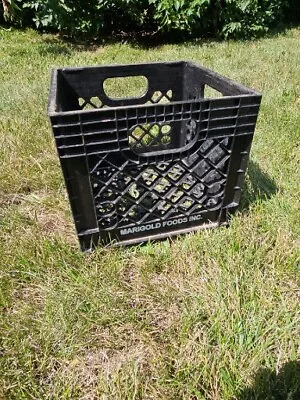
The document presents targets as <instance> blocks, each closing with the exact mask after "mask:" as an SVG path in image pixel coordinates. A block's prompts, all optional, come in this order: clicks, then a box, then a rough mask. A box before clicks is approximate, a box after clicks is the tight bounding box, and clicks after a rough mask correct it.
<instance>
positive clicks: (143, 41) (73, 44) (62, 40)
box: [43, 22, 300, 54]
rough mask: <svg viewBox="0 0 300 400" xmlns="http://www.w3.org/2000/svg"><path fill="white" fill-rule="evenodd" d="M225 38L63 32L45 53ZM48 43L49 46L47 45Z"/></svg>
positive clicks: (281, 31)
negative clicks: (97, 34)
mask: <svg viewBox="0 0 300 400" xmlns="http://www.w3.org/2000/svg"><path fill="white" fill-rule="evenodd" d="M299 25H300V23H298V22H297V23H296V22H295V23H289V24H283V23H282V24H279V25H278V26H277V27H276V28H273V29H270V31H269V32H268V33H264V34H261V35H260V36H258V37H257V38H245V39H231V40H230V41H232V42H241V43H245V42H248V41H249V42H251V43H253V42H254V41H255V40H260V39H261V38H272V37H277V36H279V35H285V34H286V33H287V32H288V30H289V29H291V28H293V27H298V26H299ZM224 41H226V40H225V39H222V38H218V37H216V36H213V35H212V34H208V35H206V36H199V37H192V36H189V35H183V34H182V32H179V31H178V32H177V31H173V32H170V33H168V34H162V33H161V32H151V31H138V32H135V31H131V32H121V33H118V32H114V33H111V34H109V35H102V36H98V37H77V38H72V37H71V38H70V37H68V36H66V35H64V34H56V35H55V36H54V37H52V38H49V37H47V38H45V39H44V43H45V45H46V46H45V48H44V49H43V51H44V52H48V53H53V54H64V52H66V53H67V54H69V53H70V52H71V51H72V50H76V51H96V50H97V49H98V48H99V47H101V46H102V47H105V46H109V45H113V44H120V43H121V44H122V43H123V44H124V43H126V44H129V45H130V46H131V47H132V48H138V49H145V50H149V49H155V48H159V47H161V46H164V45H168V44H169V45H172V44H189V45H192V46H193V45H197V46H203V45H205V46H206V47H207V46H215V45H216V44H218V43H220V42H224ZM47 45H49V47H48V49H47V48H46V47H47Z"/></svg>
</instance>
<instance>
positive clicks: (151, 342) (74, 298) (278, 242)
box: [0, 29, 300, 400]
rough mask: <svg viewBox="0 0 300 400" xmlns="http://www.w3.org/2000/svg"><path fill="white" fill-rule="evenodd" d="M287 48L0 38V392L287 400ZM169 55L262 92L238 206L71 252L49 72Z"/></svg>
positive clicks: (293, 148) (294, 391)
mask: <svg viewBox="0 0 300 400" xmlns="http://www.w3.org/2000/svg"><path fill="white" fill-rule="evenodd" d="M299 43H300V29H291V30H288V31H287V32H286V33H285V34H280V35H278V36H273V37H270V38H265V39H261V40H256V41H249V42H229V43H225V42H224V43H218V42H202V41H195V42H187V43H184V44H180V45H178V44H176V45H162V46H159V47H156V48H146V47H142V46H138V45H133V44H130V43H125V44H120V43H116V44H105V45H102V46H100V45H99V46H96V45H95V46H90V47H88V48H85V47H83V46H75V45H70V44H66V43H64V42H61V41H60V40H59V39H58V38H57V37H56V36H53V35H39V34H37V33H35V32H33V31H30V30H28V31H14V30H12V31H6V30H4V29H2V30H0V66H1V68H0V78H1V79H0V111H1V113H0V159H1V164H0V182H1V183H0V310H1V311H0V312H1V317H0V399H18V400H19V399H85V400H87V399H89V400H90V399H103V400H104V399H105V400H106V399H113V400H115V399H120V400H125V399H130V400H131V399H149V400H150V399H155V400H156V399H159V400H160V399H161V400H162V399H166V400H171V399H172V400H177V399H178V400H180V399H184V400H195V399H214V400H227V399H238V400H247V399H249V400H250V399H253V400H254V399H259V400H265V399H270V400H271V399H273V400H278V399H280V400H283V399H288V400H296V399H297V400H299V398H300V372H299V368H300V366H299V363H297V360H299V359H300V349H299V343H300V310H299V294H300V291H299V278H300V250H299V249H300V239H299V238H300V81H299V65H300V47H299ZM180 59H190V60H194V61H197V62H199V63H202V64H203V65H205V66H207V67H210V68H212V69H214V70H216V71H218V72H220V73H222V74H224V75H227V76H229V77H231V78H233V79H235V80H237V81H239V82H241V83H243V84H246V85H248V86H250V87H253V88H255V89H258V90H259V91H261V92H263V103H262V107H261V111H260V117H259V121H258V126H257V130H256V134H255V139H254V143H253V147H252V160H251V164H250V168H249V173H248V177H247V186H246V189H245V192H244V197H243V202H242V205H241V207H240V211H239V212H238V213H237V214H236V216H235V217H234V218H233V220H232V223H231V225H230V227H229V228H220V229H217V230H210V231H202V232H200V233H197V234H191V235H187V236H182V237H180V238H178V239H176V240H173V241H170V242H168V241H162V242H159V243H155V244H147V245H145V246H136V247H131V248H126V249H103V248H101V247H100V248H99V249H98V250H97V251H95V252H94V253H93V254H90V255H86V254H82V253H81V252H80V251H79V250H78V245H77V240H76V237H75V234H74V227H73V222H72V218H71V214H70V210H69V205H68V201H67V197H66V192H65V189H64V183H63V178H62V174H61V170H60V166H59V161H58V157H57V155H56V150H55V146H54V143H53V140H52V135H51V132H50V125H49V123H48V120H47V116H46V104H47V96H48V88H49V76H50V75H49V71H50V68H51V67H52V66H68V65H69V66H75V65H93V64H111V63H127V62H142V61H156V60H180ZM124 90H126V88H125V89H124Z"/></svg>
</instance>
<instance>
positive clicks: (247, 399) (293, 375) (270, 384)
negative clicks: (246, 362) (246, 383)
mask: <svg viewBox="0 0 300 400" xmlns="http://www.w3.org/2000/svg"><path fill="white" fill-rule="evenodd" d="M237 399H238V400H299V399H300V361H289V362H287V363H286V364H284V365H283V367H282V368H281V369H280V370H279V371H278V372H276V371H274V370H271V369H268V368H260V369H259V370H258V371H257V373H256V374H255V377H254V384H253V386H251V387H248V388H245V389H244V390H242V392H241V393H240V395H239V396H238V397H237Z"/></svg>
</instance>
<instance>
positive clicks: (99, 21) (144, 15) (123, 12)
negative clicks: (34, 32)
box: [2, 0, 298, 38]
mask: <svg viewBox="0 0 300 400" xmlns="http://www.w3.org/2000/svg"><path fill="white" fill-rule="evenodd" d="M297 1H298V0H87V1H85V2H84V6H83V1H82V0H2V4H3V9H4V14H5V18H6V19H7V20H8V19H9V20H11V21H16V20H17V18H16V14H19V16H20V18H19V19H20V22H21V23H22V24H23V25H28V24H32V25H34V26H35V27H36V28H38V29H44V30H45V29H47V30H56V31H59V32H62V33H63V34H65V35H67V36H69V37H78V36H93V37H96V36H99V35H103V34H111V33H113V32H124V31H139V30H143V31H145V30H146V31H148V32H160V33H163V34H165V33H168V34H174V33H175V32H179V33H180V35H181V36H182V35H185V36H199V35H201V36H208V35H210V36H211V35H213V36H214V37H222V38H248V37H253V36H258V35H261V34H263V33H266V32H267V31H268V30H269V29H270V28H271V27H272V26H274V25H276V24H278V23H280V22H281V21H282V20H284V17H285V16H287V15H289V18H290V19H292V15H295V12H294V11H293V12H292V11H291V10H294V9H296V8H297V6H295V3H296V2H297Z"/></svg>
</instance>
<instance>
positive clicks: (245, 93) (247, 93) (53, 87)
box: [47, 60, 262, 117]
mask: <svg viewBox="0 0 300 400" xmlns="http://www.w3.org/2000/svg"><path fill="white" fill-rule="evenodd" d="M151 65H170V66H172V65H182V66H187V65H189V66H194V67H196V68H200V69H201V70H202V71H203V72H204V73H207V74H208V75H213V76H214V77H216V78H219V79H222V80H226V81H227V82H228V83H231V84H232V85H234V86H235V87H238V88H239V89H240V90H241V93H240V94H238V95H228V96H226V95H224V96H222V97H219V98H214V97H206V98H203V99H192V100H182V101H171V102H170V103H168V104H167V105H176V104H189V103H197V102H203V101H218V100H223V99H229V98H230V99H240V98H245V97H254V98H255V97H257V98H259V99H260V98H261V97H262V93H261V92H259V91H257V90H255V89H251V88H249V87H247V86H245V85H242V84H240V83H238V82H236V81H234V80H233V79H230V78H228V77H226V76H224V75H221V74H219V73H217V72H215V71H213V70H212V69H209V68H206V67H204V66H203V65H201V64H199V63H196V62H194V61H190V60H185V61H184V60H177V61H159V62H147V63H145V62H143V63H132V64H100V65H88V66H77V67H56V68H52V69H51V81H50V90H49V100H48V106H47V113H48V115H49V117H54V116H63V115H72V114H73V115H74V114H75V115H77V114H88V113H101V112H105V111H107V108H105V109H95V110H71V111H57V110H56V101H55V100H56V92H57V75H58V73H59V72H67V73H68V72H71V73H72V72H76V71H82V70H89V69H99V68H112V69H116V68H122V67H146V66H147V67H149V66H151ZM128 76H136V74H133V75H128ZM165 105H166V104H140V105H127V106H116V107H109V110H110V111H115V110H124V109H126V110H127V109H129V108H130V109H132V108H143V107H151V108H155V107H159V106H165Z"/></svg>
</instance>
